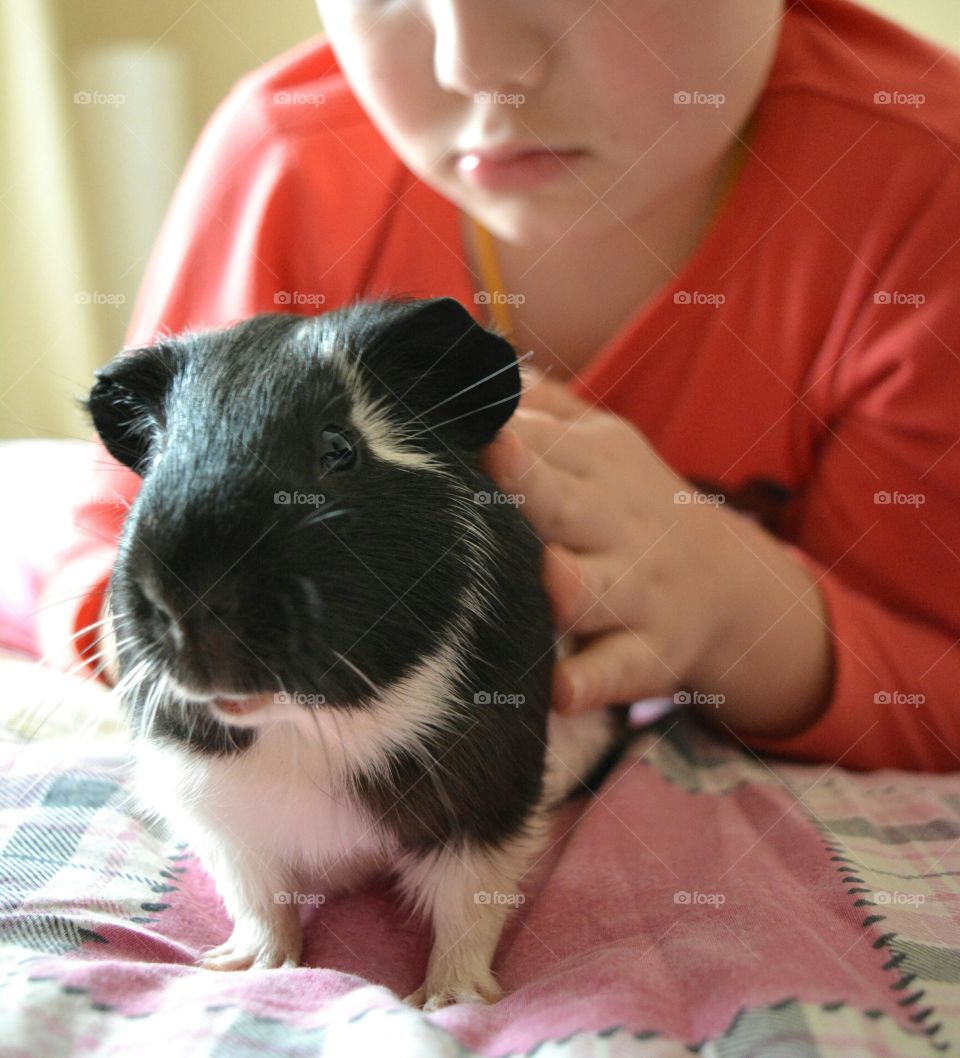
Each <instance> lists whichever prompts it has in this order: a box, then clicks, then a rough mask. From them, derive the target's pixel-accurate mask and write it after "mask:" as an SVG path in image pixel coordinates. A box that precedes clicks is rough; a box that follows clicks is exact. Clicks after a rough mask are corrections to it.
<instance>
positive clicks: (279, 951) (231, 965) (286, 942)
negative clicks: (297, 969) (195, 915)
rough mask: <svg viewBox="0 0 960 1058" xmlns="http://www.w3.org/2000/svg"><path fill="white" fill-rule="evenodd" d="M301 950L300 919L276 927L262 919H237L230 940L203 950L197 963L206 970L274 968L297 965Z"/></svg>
mask: <svg viewBox="0 0 960 1058" xmlns="http://www.w3.org/2000/svg"><path fill="white" fill-rule="evenodd" d="M302 950H303V935H302V933H301V931H300V925H299V923H297V925H296V927H295V928H294V927H293V926H292V925H291V924H290V923H289V922H288V923H285V925H284V927H283V928H279V929H278V928H277V927H276V926H275V925H270V926H267V925H265V924H264V923H262V922H255V921H248V922H238V923H237V924H236V925H235V926H234V928H233V933H231V934H230V938H229V940H227V941H225V942H224V943H223V944H220V945H219V946H218V947H216V948H211V950H210V951H207V952H204V954H203V955H202V956H201V957H200V958H199V959H198V960H197V964H198V965H199V966H201V967H203V969H205V970H276V969H279V968H281V967H288V966H299V965H300V956H301V953H302Z"/></svg>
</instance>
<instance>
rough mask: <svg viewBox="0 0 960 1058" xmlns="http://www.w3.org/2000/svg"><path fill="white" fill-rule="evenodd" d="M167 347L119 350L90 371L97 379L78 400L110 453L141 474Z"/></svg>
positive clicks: (156, 417) (167, 372)
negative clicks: (85, 395) (112, 356)
mask: <svg viewBox="0 0 960 1058" xmlns="http://www.w3.org/2000/svg"><path fill="white" fill-rule="evenodd" d="M170 353H171V351H170V349H169V348H168V347H167V346H163V345H157V346H146V347H143V348H140V349H132V350H125V351H124V352H122V353H119V354H118V355H117V356H115V357H114V358H113V360H111V361H110V363H109V364H107V365H106V366H105V367H101V368H100V369H99V370H97V371H94V376H95V377H96V379H97V382H96V383H95V384H94V386H93V388H92V389H91V390H90V394H89V396H88V397H87V398H86V400H82V401H80V406H81V407H82V408H83V410H84V411H85V412H86V413H87V414H88V415H89V416H90V418H91V419H92V420H93V425H94V427H95V428H96V431H97V433H98V434H99V435H100V439H101V440H102V441H103V443H104V445H105V446H106V449H107V451H108V452H109V453H110V454H111V455H112V456H113V457H114V459H116V460H118V461H119V462H121V463H123V464H124V465H126V466H128V467H130V469H131V470H134V471H136V473H138V474H139V475H140V476H141V477H142V476H143V474H144V471H145V470H146V468H147V467H148V466H149V463H150V459H151V457H152V453H153V448H154V445H155V443H156V437H157V434H158V432H159V428H160V426H161V424H162V421H163V403H164V397H165V395H166V392H167V389H168V387H169V385H170V379H171V377H172V375H173V366H172V363H171V357H170Z"/></svg>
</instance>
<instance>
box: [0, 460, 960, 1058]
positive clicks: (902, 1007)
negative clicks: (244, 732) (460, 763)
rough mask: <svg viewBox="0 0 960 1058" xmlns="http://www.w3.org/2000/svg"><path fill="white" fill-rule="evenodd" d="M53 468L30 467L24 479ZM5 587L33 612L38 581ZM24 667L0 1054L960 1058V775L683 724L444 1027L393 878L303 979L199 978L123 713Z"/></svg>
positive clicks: (185, 898)
mask: <svg viewBox="0 0 960 1058" xmlns="http://www.w3.org/2000/svg"><path fill="white" fill-rule="evenodd" d="M74 451H76V450H74ZM8 455H9V450H8ZM31 458H34V455H33V453H32V452H31V450H30V448H29V446H27V447H23V446H21V448H20V449H19V451H18V454H17V457H16V462H17V465H18V468H19V470H18V472H23V461H24V459H27V460H28V461H29V459H31ZM36 458H38V459H39V458H44V459H53V455H52V450H51V449H50V448H49V447H48V448H47V449H46V451H45V453H44V455H43V456H42V457H41V456H40V454H39V450H37V453H36ZM7 462H8V464H9V462H10V460H9V459H8V461H7ZM54 462H56V464H57V466H58V467H60V468H61V472H64V473H65V472H67V471H65V470H63V469H62V468H64V466H65V463H64V459H63V458H62V457H58V458H57V459H56V460H54ZM2 472H3V459H2V458H0V476H2ZM45 472H51V467H50V466H48V467H46V469H45ZM36 473H39V471H37V470H36V468H34V475H35V474H36ZM34 480H36V477H34ZM8 484H9V482H8ZM8 495H9V493H8ZM51 502H52V501H51ZM5 531H6V530H5ZM26 535H28V534H22V537H21V539H26ZM6 557H7V560H8V561H9V557H10V555H9V549H8V550H7V551H6ZM6 583H7V587H8V589H9V585H10V584H11V583H13V586H14V588H16V589H17V592H19V595H18V601H17V605H20V606H21V607H22V605H23V600H24V598H25V593H26V595H29V590H28V588H29V578H26V579H23V578H21V580H20V581H18V582H16V583H14V582H11V581H7V582H6ZM9 594H11V592H10V590H8V595H9ZM14 594H16V593H14ZM8 612H9V609H8ZM13 624H15V622H12V623H11V622H9V621H8V629H9V628H12V627H13ZM8 638H9V637H8ZM8 646H14V647H16V648H17V649H18V650H19V651H21V653H22V657H26V656H27V654H28V653H29V651H28V649H27V646H28V645H27V644H26V643H25V642H22V641H21V642H18V643H8ZM12 657H13V656H12V655H9V656H8V662H9V664H5V663H0V673H2V674H3V679H2V685H0V761H2V764H0V857H2V865H0V878H2V881H0V905H2V906H0V989H2V999H0V1056H2V1058H14V1056H16V1058H21V1056H23V1058H26V1056H30V1058H57V1056H60V1055H96V1056H110V1055H120V1054H123V1055H127V1054H129V1053H132V1052H137V1053H139V1052H144V1053H154V1052H157V1053H163V1054H165V1055H167V1054H177V1055H184V1056H210V1058H213V1056H222V1055H230V1056H233V1055H237V1056H244V1058H246V1056H253V1055H279V1056H290V1058H293V1056H296V1058H307V1056H312V1055H321V1054H323V1055H338V1056H339V1055H344V1056H351V1058H353V1056H357V1055H367V1054H370V1055H379V1054H384V1055H390V1056H394V1055H416V1056H434V1055H436V1056H438V1058H439V1056H447V1055H454V1054H456V1055H468V1056H469V1055H475V1054H476V1055H485V1056H494V1055H521V1054H522V1055H533V1054H536V1055H537V1056H538V1058H549V1056H564V1058H567V1056H569V1058H573V1056H581V1055H583V1056H586V1055H591V1056H593V1055H611V1056H627V1055H629V1056H638V1058H639V1056H644V1058H654V1056H656V1058H666V1056H673V1055H687V1054H691V1053H698V1054H701V1055H705V1056H723V1058H741V1056H742V1058H746V1056H777V1055H782V1056H789V1058H793V1056H798V1058H799V1056H810V1058H813V1056H824V1058H833V1056H837V1058H839V1056H845V1058H846V1056H854V1055H857V1056H859V1055H877V1056H884V1058H889V1056H901V1055H903V1056H919V1055H928V1054H929V1055H934V1054H940V1053H954V1052H955V1051H956V1050H957V1041H958V1040H960V987H958V985H960V929H958V922H960V889H958V885H957V879H958V877H960V777H957V776H952V775H911V774H906V773H901V772H893V771H881V772H875V773H871V774H858V773H854V772H849V771H846V770H844V769H843V768H841V767H836V766H827V765H822V766H820V765H818V766H812V765H798V764H791V763H789V762H785V761H780V760H775V759H772V758H761V757H758V756H757V755H756V754H754V753H753V752H751V751H750V750H749V749H747V748H746V747H745V746H744V745H742V744H741V743H739V742H738V740H737V739H736V738H735V737H734V736H732V734H729V733H725V732H723V730H722V728H721V730H720V731H713V730H708V729H707V728H705V727H704V726H702V725H701V724H700V723H698V722H697V721H696V719H695V718H694V717H693V716H692V715H691V714H688V713H686V712H682V711H681V712H673V713H668V714H667V715H665V716H662V717H660V718H659V719H657V720H656V721H655V722H653V723H652V724H650V725H648V726H646V727H644V728H643V729H642V730H640V731H638V733H637V735H636V737H635V739H634V741H633V743H632V744H631V746H630V748H629V750H628V752H627V755H626V756H625V757H624V759H623V760H621V761H620V763H619V764H618V765H617V766H616V768H615V769H614V770H613V771H612V773H611V774H610V775H609V776H608V777H607V778H606V780H605V781H604V783H603V785H602V786H601V787H600V789H599V791H598V793H597V795H596V796H590V795H587V796H583V797H580V798H576V799H574V800H572V801H570V802H569V803H568V804H567V805H566V806H565V807H564V809H563V811H562V812H561V814H560V815H559V817H558V818H557V820H556V824H555V830H554V834H553V840H552V843H551V845H550V848H549V850H548V852H547V853H546V854H545V855H544V856H543V857H542V859H541V860H540V861H539V862H538V863H537V864H536V866H535V868H534V870H533V871H532V872H531V873H530V875H529V876H528V879H527V883H526V884H525V886H524V897H525V899H524V901H523V903H522V904H520V906H519V907H518V909H517V911H516V913H515V915H514V916H513V918H512V919H511V920H510V923H509V925H508V927H507V929H506V931H505V932H504V935H503V937H502V940H501V943H500V946H499V948H498V950H497V955H496V958H495V962H494V969H495V970H496V971H497V973H498V976H499V979H500V981H501V984H502V985H503V986H504V988H505V989H506V991H507V995H506V996H505V998H504V999H503V1000H501V1001H500V1002H499V1003H497V1004H496V1005H494V1006H483V1005H479V1004H463V1005H458V1006H453V1007H449V1008H446V1009H444V1010H440V1011H436V1012H434V1013H431V1014H423V1013H422V1012H421V1011H419V1010H415V1009H413V1008H411V1007H408V1006H405V1005H404V1004H403V1003H402V1002H401V1000H400V997H401V996H403V995H405V994H407V993H409V992H411V991H413V989H414V988H415V987H416V986H417V985H419V984H420V981H421V978H422V975H423V971H424V967H425V965H426V959H427V955H428V951H429V944H430V937H429V931H428V929H427V927H426V926H424V925H421V924H419V923H418V922H416V921H408V920H407V919H406V918H405V917H404V916H403V915H402V914H401V912H400V910H399V907H398V905H397V902H396V900H395V898H394V896H393V893H392V890H391V888H390V886H389V884H388V882H387V880H383V881H377V882H375V883H372V884H371V885H370V886H369V887H368V888H366V889H364V890H363V891H360V892H356V893H353V894H350V895H349V896H344V897H341V898H339V899H337V900H336V901H331V902H329V903H328V904H327V905H325V906H313V907H305V908H304V910H303V914H304V917H305V937H306V945H305V953H304V965H302V966H300V967H297V968H296V969H280V970H263V971H247V972H242V973H218V972H216V971H210V970H203V969H199V968H198V967H197V966H196V965H195V961H196V959H197V957H198V956H199V954H200V953H201V951H202V950H204V949H206V948H209V947H211V946H213V945H215V944H219V943H220V942H221V941H223V940H224V939H225V938H226V937H227V935H228V933H229V928H230V927H229V922H228V919H227V917H226V914H225V912H224V910H223V907H222V905H221V904H220V901H219V898H218V897H217V894H216V892H215V890H214V888H213V886H212V883H211V880H210V878H209V877H208V876H207V875H206V874H205V872H204V871H203V869H202V868H201V867H200V866H199V865H198V863H197V861H196V860H195V859H194V857H193V855H192V854H191V850H190V848H189V847H187V846H186V845H185V844H184V843H183V842H182V841H181V840H180V839H179V838H178V835H177V834H175V833H170V832H169V831H168V830H167V828H166V827H165V826H164V825H161V824H158V823H157V822H155V821H152V820H151V819H149V818H147V817H144V816H143V815H142V814H141V813H140V812H139V811H138V810H137V807H136V805H135V804H134V803H133V802H132V800H131V798H130V797H129V795H128V790H129V784H130V767H131V764H130V757H129V752H128V745H127V742H126V738H125V735H124V732H123V727H122V723H121V721H120V718H119V716H118V715H117V713H116V711H115V710H107V711H106V712H103V713H102V714H101V715H100V716H99V717H98V718H97V719H98V728H97V730H96V733H95V734H92V733H90V732H89V731H87V733H85V735H84V737H83V738H82V739H81V738H78V736H77V732H78V730H80V728H81V727H83V726H86V727H87V728H89V727H90V725H89V724H87V721H88V720H89V717H86V716H85V715H84V713H83V706H82V704H81V705H80V706H77V705H76V703H74V704H71V702H70V701H69V700H68V698H69V696H68V695H61V690H62V685H60V684H58V683H57V678H56V677H54V676H52V675H51V674H50V673H49V672H44V671H43V670H41V669H37V668H35V667H33V666H32V665H27V664H25V663H24V662H23V661H21V662H19V664H17V663H14V662H12V661H10V659H11V658H12ZM43 681H52V682H49V683H48V684H47V685H45V687H44V688H42V689H40V684H41V683H43ZM40 721H43V722H42V723H41V722H40Z"/></svg>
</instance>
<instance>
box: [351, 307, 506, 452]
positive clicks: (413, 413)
mask: <svg viewBox="0 0 960 1058" xmlns="http://www.w3.org/2000/svg"><path fill="white" fill-rule="evenodd" d="M388 304H389V308H388V309H387V310H386V311H385V314H384V316H383V317H381V318H380V320H379V321H378V323H377V324H376V326H375V331H374V336H372V337H374V338H375V340H373V341H371V342H369V344H368V346H367V348H365V349H364V350H362V351H361V354H360V358H361V363H362V365H363V366H364V367H365V368H367V370H368V371H370V372H372V373H373V374H374V375H375V376H376V380H377V387H376V388H377V389H378V390H379V389H383V388H384V387H386V388H387V389H388V391H389V392H388V394H387V398H388V399H387V401H386V403H387V405H388V406H392V411H393V414H395V415H402V416H403V417H404V419H408V418H414V419H415V421H419V422H420V423H422V424H423V426H424V427H427V428H429V429H431V430H432V431H433V432H434V433H435V434H436V435H437V436H438V437H439V438H440V439H441V440H442V441H443V442H444V443H445V444H447V445H449V446H451V447H453V446H457V447H459V448H461V449H464V450H466V451H468V452H477V451H479V450H480V449H481V448H483V446H484V445H486V444H488V443H489V442H490V441H492V440H493V438H494V437H495V436H496V434H497V431H498V430H499V429H500V427H501V426H503V424H504V423H505V422H506V421H507V420H508V419H509V418H510V416H511V415H513V413H514V411H515V410H516V407H517V404H518V403H519V400H520V368H519V362H518V360H517V354H516V352H515V351H514V349H513V346H512V345H511V344H510V343H509V342H508V341H507V340H506V339H505V338H501V337H500V336H499V335H496V334H494V333H493V332H491V331H488V330H487V329H486V328H484V327H481V326H480V324H478V323H477V322H476V321H475V320H474V319H473V317H472V316H471V315H470V313H469V312H468V311H467V310H466V309H465V308H464V307H463V305H461V304H460V302H459V301H457V300H456V299H455V298H431V299H429V300H410V301H393V302H390V303H388ZM365 344H367V343H365Z"/></svg>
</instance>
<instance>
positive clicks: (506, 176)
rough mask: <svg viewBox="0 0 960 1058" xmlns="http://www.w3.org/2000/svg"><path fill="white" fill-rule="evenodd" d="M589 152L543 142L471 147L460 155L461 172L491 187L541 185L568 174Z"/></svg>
mask: <svg viewBox="0 0 960 1058" xmlns="http://www.w3.org/2000/svg"><path fill="white" fill-rule="evenodd" d="M585 154H586V151H584V150H582V149H580V148H575V149H563V148H556V149H554V148H547V147H543V146H541V145H533V146H519V147H513V148H507V147H503V148H499V149H497V150H480V149H471V150H467V151H463V152H461V153H460V154H458V155H457V156H456V167H457V172H458V173H459V174H460V177H461V179H463V180H464V181H465V182H467V183H470V184H473V185H474V186H477V187H482V188H485V189H488V190H506V189H511V188H526V187H538V186H540V185H542V184H545V183H549V182H550V181H552V180H555V179H557V178H558V177H560V176H563V175H564V174H569V172H570V169H571V168H572V167H573V165H575V164H576V162H577V161H578V160H579V159H580V158H582V157H583V156H584V155H585Z"/></svg>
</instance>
